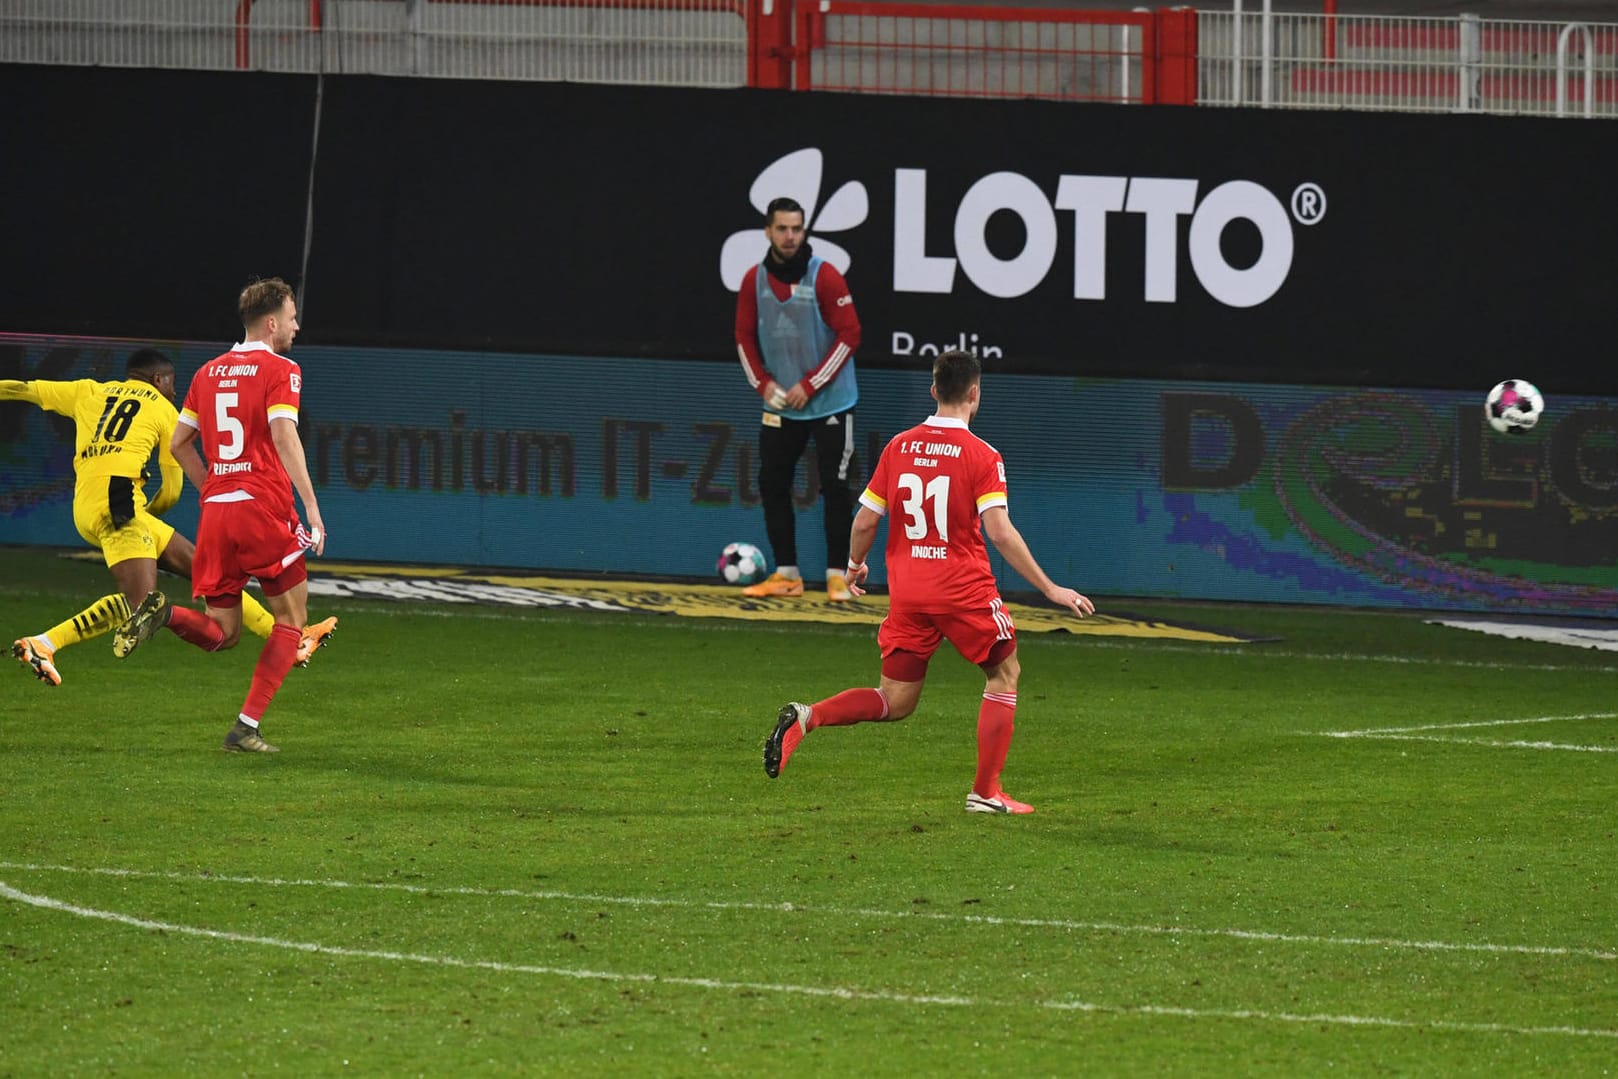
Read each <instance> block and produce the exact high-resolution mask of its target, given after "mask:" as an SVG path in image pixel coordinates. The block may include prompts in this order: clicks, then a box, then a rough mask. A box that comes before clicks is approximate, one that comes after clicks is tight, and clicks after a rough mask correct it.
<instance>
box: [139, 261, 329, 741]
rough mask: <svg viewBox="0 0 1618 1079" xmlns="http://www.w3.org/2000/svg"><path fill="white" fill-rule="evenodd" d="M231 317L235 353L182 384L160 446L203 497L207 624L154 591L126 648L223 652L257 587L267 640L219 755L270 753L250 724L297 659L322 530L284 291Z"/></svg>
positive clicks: (201, 575)
mask: <svg viewBox="0 0 1618 1079" xmlns="http://www.w3.org/2000/svg"><path fill="white" fill-rule="evenodd" d="M238 310H239V312H240V314H241V319H242V326H243V327H244V329H245V331H246V332H245V333H244V334H243V340H242V343H241V344H239V345H237V346H236V347H235V348H233V349H231V350H230V351H229V352H226V353H225V354H224V355H222V356H219V357H217V358H216V359H213V360H211V361H209V362H208V363H206V364H204V365H203V366H202V369H201V370H199V371H198V372H197V374H196V377H195V378H193V379H192V380H191V388H190V390H189V391H187V393H186V395H185V405H184V407H183V408H182V409H181V410H180V421H179V426H178V427H176V428H175V431H174V439H173V442H172V444H171V447H170V448H171V449H172V450H173V453H174V458H175V460H177V461H178V462H179V463H180V467H181V468H183V469H184V470H185V474H186V476H187V478H189V479H190V480H191V482H192V483H193V484H195V485H196V487H197V489H198V490H199V491H201V492H202V521H201V523H200V524H199V525H198V527H197V553H196V559H195V562H194V564H193V567H192V574H191V590H192V593H193V594H194V595H195V596H196V597H197V598H199V599H202V600H204V601H205V602H206V603H207V615H206V616H204V615H202V614H200V613H198V612H197V611H193V610H191V609H190V608H187V607H175V606H171V605H170V604H169V603H168V601H167V599H166V598H165V597H164V596H163V594H162V593H160V592H153V593H152V594H151V595H149V596H147V597H146V599H145V600H143V601H142V602H141V607H140V610H138V611H137V612H136V613H135V616H134V617H133V618H132V619H131V620H130V621H131V623H132V631H131V637H130V639H129V641H128V646H129V647H130V648H133V647H134V646H135V645H136V644H138V643H140V642H141V641H144V640H146V639H147V638H149V637H150V636H151V635H152V633H153V632H155V631H156V629H157V628H158V627H159V626H164V625H166V626H168V627H169V628H170V629H171V630H173V631H174V632H175V633H176V634H177V635H178V636H179V637H181V638H182V639H184V640H187V641H190V642H191V643H192V644H195V645H197V646H198V647H200V648H202V649H204V650H206V651H210V652H212V651H215V650H217V649H220V648H228V647H229V646H231V645H233V644H235V643H236V639H237V638H238V637H239V636H240V635H241V628H242V610H241V603H242V589H243V588H244V587H246V585H247V579H248V578H249V577H257V578H258V581H259V585H260V587H261V588H262V589H263V591H264V597H265V600H266V602H267V603H268V604H269V608H270V612H271V613H272V614H273V615H274V616H275V629H274V630H272V631H271V633H270V637H269V640H268V641H266V642H265V644H264V650H263V651H262V652H260V653H259V657H258V664H257V665H256V666H255V667H254V668H253V682H252V685H251V686H250V687H249V689H248V691H247V699H246V700H245V701H244V702H243V704H242V708H241V712H240V713H239V715H238V717H237V719H236V723H235V725H234V726H232V727H231V729H230V732H229V733H228V734H226V736H225V743H224V748H225V749H226V750H229V751H236V752H241V751H245V752H253V753H276V752H279V750H278V749H277V748H276V747H275V746H273V745H271V744H270V743H268V742H266V741H265V740H264V739H263V738H262V737H261V736H260V735H259V722H260V720H261V719H262V718H263V716H264V712H265V710H266V709H267V708H268V707H269V704H270V701H271V699H272V698H274V696H275V692H276V690H278V689H280V688H281V682H282V680H283V679H284V678H286V674H287V671H288V670H290V669H291V668H292V664H293V662H294V661H295V659H296V658H297V653H298V639H299V635H300V633H301V631H302V629H303V625H304V620H305V618H306V617H307V609H308V598H309V581H308V574H307V572H306V571H305V568H304V552H305V551H306V550H309V549H313V550H314V552H315V553H316V554H320V553H321V552H322V551H323V550H324V549H325V546H326V528H325V522H323V521H322V520H321V517H320V505H319V503H318V502H317V501H316V500H315V489H314V484H313V483H312V482H311V481H310V479H309V466H308V462H307V460H306V459H305V457H304V452H303V442H302V440H301V439H300V438H299V437H298V405H299V401H300V400H301V397H302V393H303V374H302V372H301V370H300V369H299V367H298V365H297V364H296V363H294V362H293V361H291V360H289V359H287V358H286V356H285V355H284V353H285V352H286V351H287V350H288V349H290V348H291V347H292V341H293V338H295V337H296V336H297V334H298V308H297V302H296V300H295V298H294V296H293V294H292V289H291V287H290V286H289V285H287V283H286V282H285V281H282V280H281V279H280V278H273V277H272V278H270V279H268V280H263V281H254V282H253V283H252V284H250V285H248V286H247V287H246V288H245V289H243V290H242V294H241V297H240V300H239V301H238ZM199 439H200V440H201V444H202V454H205V455H206V456H207V462H208V463H207V464H206V465H205V464H204V463H203V459H202V456H201V455H199V454H198V452H197V441H198V440H199ZM293 488H296V489H297V492H298V497H299V498H300V499H301V500H302V501H303V511H304V514H305V515H306V516H307V517H308V519H309V530H308V531H307V532H306V531H304V528H303V526H302V525H301V524H300V523H299V522H298V514H297V510H296V508H295V507H294V505H293V501H292V490H293ZM119 632H120V633H122V632H123V631H122V630H120V631H119Z"/></svg>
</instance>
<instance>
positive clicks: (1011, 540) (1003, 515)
mask: <svg viewBox="0 0 1618 1079" xmlns="http://www.w3.org/2000/svg"><path fill="white" fill-rule="evenodd" d="M983 532H984V535H986V536H988V537H989V542H990V543H993V544H994V549H995V550H997V551H999V552H1000V553H1001V555H1003V556H1004V557H1005V560H1006V561H1007V562H1009V563H1011V568H1012V569H1014V570H1016V571H1017V572H1018V573H1020V574H1022V575H1023V579H1024V580H1025V581H1027V582H1028V583H1029V584H1031V585H1033V586H1034V587H1035V588H1037V589H1039V590H1040V592H1041V593H1042V594H1043V595H1044V596H1045V598H1046V599H1048V600H1050V601H1051V602H1052V603H1054V604H1056V605H1057V606H1058V607H1066V608H1067V609H1068V610H1070V611H1072V612H1074V613H1075V614H1077V615H1078V616H1079V617H1080V618H1083V617H1084V616H1085V615H1087V614H1095V613H1096V607H1095V604H1093V603H1091V602H1090V598H1089V597H1088V596H1082V595H1080V594H1079V593H1077V592H1075V591H1073V589H1071V588H1064V587H1063V586H1062V585H1059V584H1057V583H1056V582H1055V581H1053V580H1051V579H1050V578H1049V577H1047V576H1046V575H1045V571H1044V570H1042V569H1040V568H1039V563H1038V562H1036V561H1034V554H1033V552H1032V551H1030V550H1029V549H1028V543H1027V542H1026V541H1025V540H1024V539H1023V538H1022V533H1021V532H1018V531H1017V526H1016V525H1014V524H1012V523H1011V514H1010V513H1009V512H1007V510H1006V507H1005V506H1004V505H997V506H989V507H988V508H986V509H985V510H984V511H983Z"/></svg>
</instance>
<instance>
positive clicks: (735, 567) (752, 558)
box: [719, 543, 770, 584]
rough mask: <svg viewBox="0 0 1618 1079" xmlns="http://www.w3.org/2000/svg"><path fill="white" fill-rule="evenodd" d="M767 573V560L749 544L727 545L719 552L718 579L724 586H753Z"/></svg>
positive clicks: (768, 569)
mask: <svg viewBox="0 0 1618 1079" xmlns="http://www.w3.org/2000/svg"><path fill="white" fill-rule="evenodd" d="M769 572H770V564H769V559H767V558H765V557H764V552H763V551H761V550H759V549H758V548H757V547H755V546H754V545H753V544H751V543H727V544H725V549H724V550H723V551H720V552H719V579H720V580H721V581H724V582H725V583H726V584H753V583H754V582H756V581H762V580H763V579H764V578H765V577H766V576H767V575H768V574H769Z"/></svg>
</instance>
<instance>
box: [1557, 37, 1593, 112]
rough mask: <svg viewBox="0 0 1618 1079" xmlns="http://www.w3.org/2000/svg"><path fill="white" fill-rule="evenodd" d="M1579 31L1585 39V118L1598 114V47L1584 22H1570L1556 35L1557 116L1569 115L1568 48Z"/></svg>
mask: <svg viewBox="0 0 1618 1079" xmlns="http://www.w3.org/2000/svg"><path fill="white" fill-rule="evenodd" d="M1575 30H1577V31H1578V32H1579V34H1580V35H1581V36H1582V37H1583V39H1584V118H1585V119H1586V120H1588V119H1589V118H1590V117H1592V116H1594V115H1595V112H1596V45H1595V39H1594V38H1593V37H1591V35H1590V28H1589V27H1588V26H1586V25H1584V24H1583V23H1582V22H1570V23H1568V24H1567V25H1566V26H1564V27H1562V32H1561V33H1560V34H1558V35H1556V115H1558V116H1566V115H1567V46H1568V42H1569V40H1571V39H1572V37H1573V31H1575Z"/></svg>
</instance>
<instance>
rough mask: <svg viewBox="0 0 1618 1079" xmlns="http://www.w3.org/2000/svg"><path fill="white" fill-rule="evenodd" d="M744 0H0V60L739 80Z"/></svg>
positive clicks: (658, 81)
mask: <svg viewBox="0 0 1618 1079" xmlns="http://www.w3.org/2000/svg"><path fill="white" fill-rule="evenodd" d="M748 36H749V35H748V21H747V7H746V2H745V0H0V62H12V63H46V64H93V65H99V66H109V67H174V68H201V69H230V68H235V69H240V70H255V71H283V72H314V71H326V72H350V73H359V74H371V75H418V76H429V77H432V76H438V77H451V78H480V79H567V80H574V81H581V82H586V81H587V82H607V83H633V84H638V85H652V86H727V87H728V86H742V85H745V84H746V81H747V56H748V53H747V50H748Z"/></svg>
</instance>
